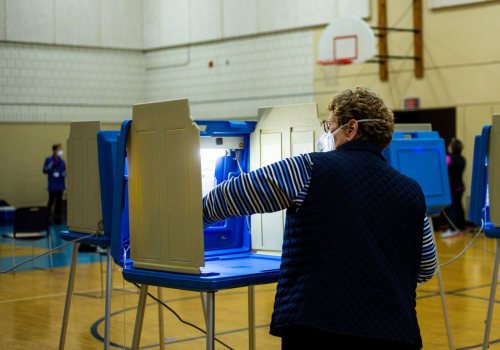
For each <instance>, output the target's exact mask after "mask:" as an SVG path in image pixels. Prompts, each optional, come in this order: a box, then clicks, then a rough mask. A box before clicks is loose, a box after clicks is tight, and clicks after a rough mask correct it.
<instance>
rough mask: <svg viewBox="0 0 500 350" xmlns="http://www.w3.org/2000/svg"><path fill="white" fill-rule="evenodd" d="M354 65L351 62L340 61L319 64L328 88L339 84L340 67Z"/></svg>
mask: <svg viewBox="0 0 500 350" xmlns="http://www.w3.org/2000/svg"><path fill="white" fill-rule="evenodd" d="M350 63H352V62H351V61H349V60H339V61H336V62H328V63H325V62H321V63H320V62H318V65H319V69H320V71H321V75H322V77H323V83H324V84H325V86H327V87H336V86H338V82H339V74H340V67H341V66H345V65H348V64H350Z"/></svg>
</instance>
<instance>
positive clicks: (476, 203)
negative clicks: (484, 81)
mask: <svg viewBox="0 0 500 350" xmlns="http://www.w3.org/2000/svg"><path fill="white" fill-rule="evenodd" d="M495 122H498V116H494V120H493V124H494V125H493V126H492V125H486V126H484V127H483V130H482V132H481V135H476V137H475V140H474V159H473V165H472V182H471V193H470V206H469V219H470V221H472V222H474V223H475V224H476V225H477V226H481V227H482V228H483V230H484V234H485V235H486V236H487V237H491V238H496V239H497V242H496V243H497V244H496V253H495V261H494V265H493V275H492V281H491V289H490V298H489V302H488V311H487V314H486V324H485V331H484V338H483V349H487V348H488V347H489V344H490V331H491V324H492V319H493V307H494V304H495V294H496V286H497V281H498V271H499V263H500V224H495V223H494V222H492V218H491V211H492V209H493V208H492V205H493V203H491V202H490V200H491V192H492V191H494V190H496V183H495V181H493V180H492V179H491V175H492V172H491V170H492V168H493V167H494V166H495V161H496V160H497V159H496V158H495V155H496V156H498V153H496V154H495V152H498V149H497V146H498V141H497V140H495V139H494V137H495V136H494V135H495V134H494V133H493V127H495V126H496V127H497V128H498V125H495ZM497 136H498V135H497Z"/></svg>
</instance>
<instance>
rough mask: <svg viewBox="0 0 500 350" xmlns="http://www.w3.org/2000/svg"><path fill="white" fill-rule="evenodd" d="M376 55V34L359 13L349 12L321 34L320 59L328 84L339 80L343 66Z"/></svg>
mask: <svg viewBox="0 0 500 350" xmlns="http://www.w3.org/2000/svg"><path fill="white" fill-rule="evenodd" d="M374 55H375V34H374V33H373V30H372V29H371V28H370V26H368V24H367V23H366V22H365V21H363V20H362V19H361V18H359V17H355V16H345V17H340V18H337V19H336V20H334V21H333V22H331V23H330V24H329V25H328V26H327V27H326V28H325V30H324V32H323V34H322V35H321V38H320V41H319V45H318V60H317V61H316V63H317V64H318V65H319V67H320V70H321V73H322V75H323V80H324V82H325V84H326V85H328V86H335V85H337V83H338V75H339V70H340V67H341V66H346V65H348V64H351V63H360V62H364V61H366V60H369V59H371V58H372V57H373V56H374Z"/></svg>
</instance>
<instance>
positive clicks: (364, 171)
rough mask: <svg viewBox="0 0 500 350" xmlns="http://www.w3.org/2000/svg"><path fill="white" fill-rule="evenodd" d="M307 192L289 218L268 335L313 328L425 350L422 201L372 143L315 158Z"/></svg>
mask: <svg viewBox="0 0 500 350" xmlns="http://www.w3.org/2000/svg"><path fill="white" fill-rule="evenodd" d="M311 159H312V162H313V167H312V176H311V181H310V188H309V190H308V193H307V196H306V198H305V200H304V203H303V204H302V206H301V207H300V208H297V207H295V208H294V207H292V208H290V209H288V211H287V219H286V226H285V235H284V239H283V254H282V263H281V275H280V279H279V282H278V288H277V292H276V299H275V304H274V313H273V318H272V323H271V334H274V335H278V336H280V335H283V334H285V332H286V331H287V328H288V329H290V328H289V327H291V326H300V325H302V326H308V327H312V328H317V329H320V330H323V331H328V332H332V333H335V334H343V335H352V336H359V337H366V338H378V339H389V340H398V341H404V342H408V343H412V344H415V345H417V346H421V344H422V340H421V337H420V330H419V327H418V323H417V315H416V311H415V297H416V295H415V288H416V284H417V276H418V271H419V267H420V257H421V252H422V238H423V220H424V216H425V198H424V195H423V193H422V190H421V188H420V186H419V185H418V184H417V183H416V182H415V181H414V180H413V179H410V178H409V177H407V176H404V175H402V174H401V173H399V172H398V171H396V170H395V169H394V168H392V167H391V166H390V165H388V164H387V163H386V161H385V159H384V158H383V157H382V155H381V153H380V151H379V150H378V148H377V147H376V146H375V145H374V144H373V143H371V142H368V141H363V140H355V141H351V142H348V143H346V144H344V145H343V146H341V147H339V149H338V150H336V151H333V152H326V153H312V154H311Z"/></svg>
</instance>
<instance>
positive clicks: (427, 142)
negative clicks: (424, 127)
mask: <svg viewBox="0 0 500 350" xmlns="http://www.w3.org/2000/svg"><path fill="white" fill-rule="evenodd" d="M383 155H384V157H385V159H386V160H387V161H388V162H389V164H391V165H392V166H393V167H394V168H396V169H397V170H398V171H400V172H401V173H402V174H404V175H406V176H409V177H411V178H413V179H414V180H416V181H417V182H418V184H419V185H420V187H421V188H422V191H423V192H424V196H425V201H426V205H427V214H428V215H433V214H437V213H439V212H440V210H441V209H443V208H445V207H447V206H448V205H450V204H451V196H450V185H449V180H448V169H447V166H446V152H445V147H444V140H443V139H442V138H440V137H439V134H438V133H437V132H436V131H411V132H402V131H395V132H394V133H393V137H392V142H391V144H390V145H389V147H387V148H386V149H385V150H384V152H383Z"/></svg>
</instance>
